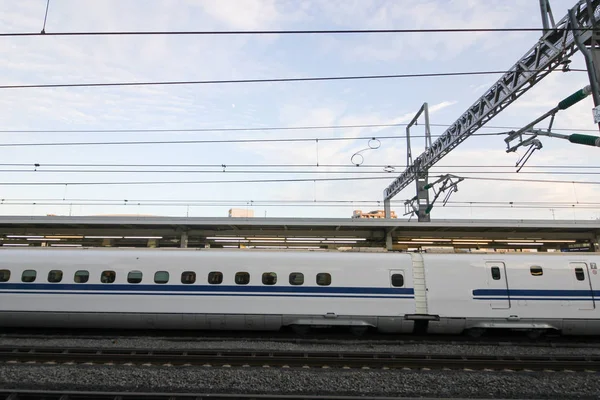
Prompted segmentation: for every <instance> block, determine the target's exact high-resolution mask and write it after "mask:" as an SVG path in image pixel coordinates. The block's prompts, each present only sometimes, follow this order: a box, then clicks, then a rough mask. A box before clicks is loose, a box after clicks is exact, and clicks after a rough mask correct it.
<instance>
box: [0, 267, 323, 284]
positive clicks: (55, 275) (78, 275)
mask: <svg viewBox="0 0 600 400" xmlns="http://www.w3.org/2000/svg"><path fill="white" fill-rule="evenodd" d="M142 277H143V274H142V272H141V271H131V272H129V273H128V274H127V282H128V283H140V282H141V281H142ZM169 277H170V276H169V272H167V271H157V272H155V273H154V283H159V284H163V283H167V282H169ZM36 278H37V271H35V270H33V269H27V270H25V271H23V273H22V274H21V281H22V282H35V280H36ZM116 278H117V274H116V272H115V271H102V273H101V274H100V282H102V283H113V282H114V281H115V279H116ZM9 279H10V270H8V269H2V270H0V282H8V280H9ZM62 279H63V272H62V271H60V270H52V271H50V272H48V282H51V283H58V282H61V281H62ZM89 279H90V273H89V271H85V270H80V271H76V272H75V275H74V276H73V281H74V282H75V283H86V282H87V281H88V280H89ZM195 282H196V273H195V272H193V271H185V272H182V273H181V283H183V284H188V285H189V284H192V283H195ZM289 282H290V285H294V286H297V285H303V284H304V274H303V273H301V272H292V273H291V274H290V276H289ZM316 282H317V285H320V286H329V285H331V274H328V273H326V272H322V273H318V274H317V276H316ZM208 283H209V284H211V285H219V284H221V283H223V273H222V272H218V271H212V272H209V273H208ZM235 283H236V284H237V285H247V284H248V283H250V274H249V273H248V272H237V273H236V274H235ZM262 283H263V285H274V284H276V283H277V274H276V273H275V272H265V273H264V274H262Z"/></svg>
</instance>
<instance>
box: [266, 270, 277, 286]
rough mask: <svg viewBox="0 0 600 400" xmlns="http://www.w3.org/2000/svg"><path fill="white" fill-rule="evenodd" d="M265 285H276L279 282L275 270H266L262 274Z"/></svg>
mask: <svg viewBox="0 0 600 400" xmlns="http://www.w3.org/2000/svg"><path fill="white" fill-rule="evenodd" d="M262 282H263V285H274V284H276V283H277V274H276V273H275V272H265V273H264V274H262Z"/></svg>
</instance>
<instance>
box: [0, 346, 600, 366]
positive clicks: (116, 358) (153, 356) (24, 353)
mask: <svg viewBox="0 0 600 400" xmlns="http://www.w3.org/2000/svg"><path fill="white" fill-rule="evenodd" d="M0 361H3V362H6V363H18V362H21V363H24V362H28V363H52V364H59V363H60V364H65V363H67V364H69V363H73V364H109V365H115V364H119V365H146V366H164V365H168V366H206V367H209V366H210V367H266V366H268V367H284V368H292V367H302V368H311V367H313V368H314V367H317V368H362V369H370V368H374V369H375V368H377V369H380V368H384V369H398V368H411V369H413V368H414V369H422V368H428V369H444V368H446V369H493V370H504V369H508V370H532V371H534V370H537V371H539V370H552V371H554V370H557V371H560V370H570V371H600V356H590V355H587V356H586V355H584V356H581V355H577V356H572V355H560V356H531V355H527V356H489V355H443V354H441V355H432V354H420V353H414V354H406V353H372V352H368V353H366V352H331V351H330V352H326V351H316V352H307V351H237V350H232V351H224V350H201V351H198V350H193V351H190V350H186V351H174V350H168V351H164V350H151V349H146V350H144V349H95V348H49V347H13V346H10V347H0Z"/></svg>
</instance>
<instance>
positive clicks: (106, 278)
mask: <svg viewBox="0 0 600 400" xmlns="http://www.w3.org/2000/svg"><path fill="white" fill-rule="evenodd" d="M116 278H117V273H116V272H115V271H102V274H101V275H100V282H102V283H113V282H114V281H115V279H116Z"/></svg>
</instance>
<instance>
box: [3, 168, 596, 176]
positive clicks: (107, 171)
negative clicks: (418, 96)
mask: <svg viewBox="0 0 600 400" xmlns="http://www.w3.org/2000/svg"><path fill="white" fill-rule="evenodd" d="M354 168H357V167H356V166H355V167H354ZM358 169H359V168H358ZM0 172H1V173H33V174H37V173H53V174H60V173H77V174H85V173H94V174H95V173H102V174H139V173H141V174H143V173H152V174H173V173H176V174H221V175H223V174H229V175H234V174H256V175H260V174H265V175H271V174H289V175H294V174H298V175H306V174H315V175H323V174H328V175H335V174H339V175H346V174H353V175H376V174H378V175H390V174H396V173H397V171H395V170H386V171H372V170H371V171H362V170H355V171H348V170H345V171H335V170H333V171H332V170H327V171H324V170H320V171H319V170H315V171H305V170H301V171H294V170H287V171H282V170H232V169H227V168H223V169H220V170H216V169H215V170H182V169H179V170H173V169H163V170H160V169H151V170H143V169H142V170H140V169H136V170H123V169H43V168H41V167H36V168H35V169H0ZM435 173H438V174H453V175H456V174H464V173H467V174H477V175H492V174H506V175H509V174H517V173H518V174H519V175H532V174H535V175H600V171H596V172H592V171H579V170H573V171H520V172H517V171H515V170H514V167H513V170H511V171H452V170H445V171H437V170H436V171H435Z"/></svg>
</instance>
